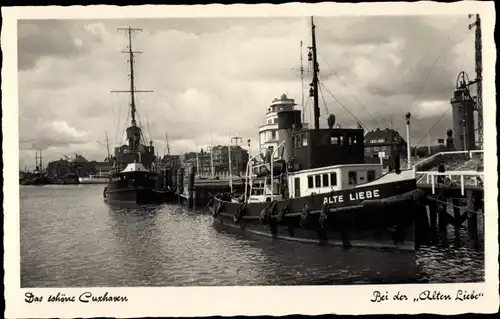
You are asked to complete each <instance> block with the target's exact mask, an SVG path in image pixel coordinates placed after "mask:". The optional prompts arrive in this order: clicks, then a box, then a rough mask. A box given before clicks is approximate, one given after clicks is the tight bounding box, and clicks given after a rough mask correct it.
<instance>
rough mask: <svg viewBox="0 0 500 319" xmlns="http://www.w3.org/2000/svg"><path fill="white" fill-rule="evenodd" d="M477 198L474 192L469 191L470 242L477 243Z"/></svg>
mask: <svg viewBox="0 0 500 319" xmlns="http://www.w3.org/2000/svg"><path fill="white" fill-rule="evenodd" d="M475 200H476V198H475V196H474V192H473V191H472V190H468V191H467V231H468V233H469V240H470V241H471V242H477V211H476V210H475V208H476V207H477V206H476V203H475Z"/></svg>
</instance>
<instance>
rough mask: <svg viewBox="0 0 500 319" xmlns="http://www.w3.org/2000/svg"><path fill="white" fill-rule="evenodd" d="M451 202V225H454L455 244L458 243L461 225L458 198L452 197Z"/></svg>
mask: <svg viewBox="0 0 500 319" xmlns="http://www.w3.org/2000/svg"><path fill="white" fill-rule="evenodd" d="M452 204H453V217H454V222H453V226H454V227H455V245H457V246H458V245H460V228H461V227H462V223H461V217H460V216H461V214H460V199H457V198H454V199H452Z"/></svg>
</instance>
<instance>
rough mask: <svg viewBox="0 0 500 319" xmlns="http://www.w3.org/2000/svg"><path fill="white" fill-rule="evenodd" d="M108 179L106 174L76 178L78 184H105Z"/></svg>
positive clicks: (108, 176)
mask: <svg viewBox="0 0 500 319" xmlns="http://www.w3.org/2000/svg"><path fill="white" fill-rule="evenodd" d="M110 177H111V176H110V175H106V174H98V175H89V176H88V177H78V182H79V183H80V184H107V183H108V182H109V179H110Z"/></svg>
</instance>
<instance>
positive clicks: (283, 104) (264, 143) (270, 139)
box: [259, 94, 308, 158]
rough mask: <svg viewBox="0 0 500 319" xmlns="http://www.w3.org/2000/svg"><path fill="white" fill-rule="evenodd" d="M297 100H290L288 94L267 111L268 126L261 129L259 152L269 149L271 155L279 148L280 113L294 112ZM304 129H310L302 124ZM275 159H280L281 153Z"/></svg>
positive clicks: (276, 100) (274, 101)
mask: <svg viewBox="0 0 500 319" xmlns="http://www.w3.org/2000/svg"><path fill="white" fill-rule="evenodd" d="M296 105H297V104H295V100H294V99H291V98H288V97H287V96H286V94H282V95H281V97H279V98H276V99H274V100H273V101H272V103H271V105H270V106H269V107H268V109H267V113H266V124H264V125H261V126H260V127H259V150H262V149H263V148H267V149H268V151H269V153H272V152H273V151H274V150H275V149H276V148H277V147H278V144H279V142H278V112H280V111H292V110H294V109H295V106H296ZM302 127H303V128H304V129H307V128H308V124H307V123H302ZM274 157H275V158H278V157H279V152H276V153H275V154H274Z"/></svg>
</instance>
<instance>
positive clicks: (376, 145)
mask: <svg viewBox="0 0 500 319" xmlns="http://www.w3.org/2000/svg"><path fill="white" fill-rule="evenodd" d="M364 144H365V159H367V160H370V161H373V162H375V161H377V162H379V161H380V157H379V156H380V155H381V156H382V158H383V160H384V163H385V162H386V161H388V160H389V156H390V155H391V154H392V152H393V151H394V150H395V148H396V147H398V146H399V150H400V156H401V157H404V158H406V141H405V140H404V139H403V138H402V137H401V135H400V134H399V133H398V132H397V131H395V130H393V129H389V128H386V129H384V130H381V129H379V128H377V129H376V130H374V131H370V132H368V133H366V134H365V143H364Z"/></svg>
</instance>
